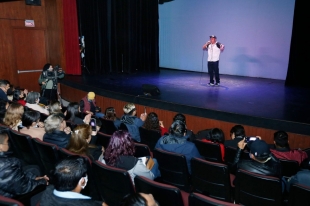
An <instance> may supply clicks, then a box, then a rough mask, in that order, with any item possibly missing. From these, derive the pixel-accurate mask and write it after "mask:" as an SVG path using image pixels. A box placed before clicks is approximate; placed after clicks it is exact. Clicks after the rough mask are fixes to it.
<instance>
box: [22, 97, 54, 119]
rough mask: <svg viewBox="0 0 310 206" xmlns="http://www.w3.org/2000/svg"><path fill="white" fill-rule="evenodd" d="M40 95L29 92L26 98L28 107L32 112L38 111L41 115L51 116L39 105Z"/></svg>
mask: <svg viewBox="0 0 310 206" xmlns="http://www.w3.org/2000/svg"><path fill="white" fill-rule="evenodd" d="M39 101H40V93H39V92H29V93H28V95H27V97H26V102H27V103H26V107H28V108H29V109H32V110H36V111H38V112H40V113H44V114H46V115H49V112H48V110H47V109H46V108H45V107H44V106H43V105H42V106H41V105H39Z"/></svg>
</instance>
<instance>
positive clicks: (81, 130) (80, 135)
mask: <svg viewBox="0 0 310 206" xmlns="http://www.w3.org/2000/svg"><path fill="white" fill-rule="evenodd" d="M91 134H92V128H91V126H90V125H87V124H81V125H78V126H77V127H76V128H74V130H73V131H72V134H71V138H70V141H69V144H68V146H67V149H68V150H69V151H71V152H73V153H76V154H78V155H86V156H88V157H89V158H90V159H91V160H92V161H94V160H98V159H99V156H100V155H101V153H102V152H101V151H102V147H101V146H96V145H93V144H90V141H91V138H92V136H91Z"/></svg>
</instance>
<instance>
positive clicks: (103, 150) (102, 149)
mask: <svg viewBox="0 0 310 206" xmlns="http://www.w3.org/2000/svg"><path fill="white" fill-rule="evenodd" d="M101 152H102V154H104V152H105V148H104V146H102V148H101Z"/></svg>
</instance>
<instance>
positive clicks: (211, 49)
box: [202, 35, 224, 86]
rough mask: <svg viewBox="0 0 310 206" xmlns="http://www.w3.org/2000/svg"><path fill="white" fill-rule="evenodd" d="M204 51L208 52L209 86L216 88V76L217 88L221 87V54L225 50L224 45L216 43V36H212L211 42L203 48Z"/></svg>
mask: <svg viewBox="0 0 310 206" xmlns="http://www.w3.org/2000/svg"><path fill="white" fill-rule="evenodd" d="M202 49H203V50H207V51H208V73H209V75H210V82H209V83H208V85H209V86H214V79H213V78H214V75H215V81H216V83H215V86H219V85H220V75H219V60H220V54H221V52H222V51H223V50H224V45H223V44H221V43H220V42H217V41H216V36H215V35H211V36H210V41H208V42H206V43H205V44H204V45H203V46H202Z"/></svg>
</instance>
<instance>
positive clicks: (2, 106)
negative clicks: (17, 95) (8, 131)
mask: <svg viewBox="0 0 310 206" xmlns="http://www.w3.org/2000/svg"><path fill="white" fill-rule="evenodd" d="M9 106H10V105H9V102H8V101H5V100H2V99H0V124H4V123H3V119H4V116H5V113H6V110H7V109H8V107H9Z"/></svg>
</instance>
